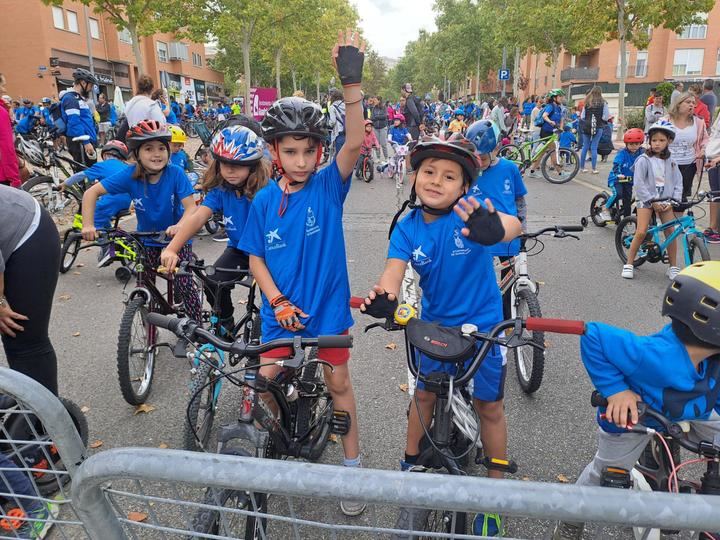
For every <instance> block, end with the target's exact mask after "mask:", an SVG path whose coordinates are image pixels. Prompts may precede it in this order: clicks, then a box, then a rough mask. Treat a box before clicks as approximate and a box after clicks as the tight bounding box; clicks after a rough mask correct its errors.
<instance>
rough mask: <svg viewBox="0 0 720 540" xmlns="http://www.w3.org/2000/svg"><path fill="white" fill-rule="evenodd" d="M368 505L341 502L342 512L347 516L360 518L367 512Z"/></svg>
mask: <svg viewBox="0 0 720 540" xmlns="http://www.w3.org/2000/svg"><path fill="white" fill-rule="evenodd" d="M366 507H367V505H366V504H365V503H364V502H357V501H340V511H341V512H342V513H343V514H345V515H346V516H350V517H352V516H359V515H360V514H362V513H363V512H364V511H365V508H366Z"/></svg>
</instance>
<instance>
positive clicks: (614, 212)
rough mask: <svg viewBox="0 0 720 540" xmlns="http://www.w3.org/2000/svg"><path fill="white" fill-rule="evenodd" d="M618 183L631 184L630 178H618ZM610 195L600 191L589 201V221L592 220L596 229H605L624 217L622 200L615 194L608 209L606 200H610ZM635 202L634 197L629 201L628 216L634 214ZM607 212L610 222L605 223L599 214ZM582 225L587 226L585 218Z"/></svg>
mask: <svg viewBox="0 0 720 540" xmlns="http://www.w3.org/2000/svg"><path fill="white" fill-rule="evenodd" d="M618 182H620V183H624V182H632V178H626V177H623V178H620V179H618ZM610 197H611V195H610V194H609V193H608V192H607V191H602V192H601V193H598V194H597V195H595V196H594V197H593V198H592V201H590V215H589V217H590V219H591V220H592V222H593V224H594V225H595V226H596V227H605V226H607V225H608V223H619V222H620V220H621V219H622V217H623V216H624V215H625V209H624V208H623V201H622V198H621V197H619V196H618V195H617V193H616V192H615V200H614V201H613V203H612V205H611V206H610V207H609V208H608V207H607V206H606V205H607V202H608V199H610ZM634 202H635V197H633V198H632V200H631V201H630V205H631V209H630V212H629V213H628V214H634V213H635V207H634V206H633V203H634ZM605 211H607V213H608V214H609V215H610V220H609V221H605V220H604V219H602V217H601V214H602V212H605ZM582 223H583V224H585V225H587V223H588V220H587V218H585V217H584V218H583V221H582Z"/></svg>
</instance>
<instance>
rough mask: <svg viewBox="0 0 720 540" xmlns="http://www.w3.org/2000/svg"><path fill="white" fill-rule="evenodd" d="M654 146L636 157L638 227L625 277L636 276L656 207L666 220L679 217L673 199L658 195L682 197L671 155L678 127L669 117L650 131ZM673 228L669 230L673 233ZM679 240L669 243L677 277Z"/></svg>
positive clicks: (671, 271) (670, 275)
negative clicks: (675, 211)
mask: <svg viewBox="0 0 720 540" xmlns="http://www.w3.org/2000/svg"><path fill="white" fill-rule="evenodd" d="M647 136H648V140H649V141H650V147H649V148H648V149H647V151H646V152H645V153H644V154H641V155H640V157H638V158H637V160H636V161H635V176H634V183H635V198H636V199H637V229H636V230H635V237H634V238H633V241H632V244H631V245H630V249H629V250H628V257H627V264H626V265H624V266H623V269H622V277H624V278H625V279H632V278H633V277H634V274H635V266H634V261H635V256H636V255H637V252H638V249H640V246H641V245H642V243H643V240H644V239H645V235H646V234H647V230H648V226H649V224H650V218H651V216H652V213H653V211H655V213H656V214H657V215H658V216H659V217H660V220H661V221H662V222H663V223H665V222H667V221H670V220H672V219H675V214H674V213H673V209H672V205H671V204H670V201H669V200H665V201H658V200H657V199H666V198H669V199H674V200H676V201H679V200H680V199H681V198H682V191H683V181H682V175H681V174H680V169H679V168H678V166H677V163H675V161H673V160H672V158H671V157H670V148H669V145H670V143H671V142H672V140H673V139H674V138H675V128H674V127H673V125H672V124H671V123H670V122H668V121H667V120H659V121H658V122H655V123H654V124H653V125H652V126H650V129H648V131H647ZM671 232H672V229H669V230H667V231H666V232H665V234H666V235H669V234H670V233H671ZM676 247H677V246H676V243H675V242H673V243H672V244H670V245H669V246H668V249H667V254H668V258H669V259H670V268H668V270H667V276H668V278H669V279H674V278H675V276H676V275H677V273H678V272H679V271H680V269H679V268H678V267H677V250H676Z"/></svg>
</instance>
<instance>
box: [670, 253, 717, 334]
mask: <svg viewBox="0 0 720 540" xmlns="http://www.w3.org/2000/svg"><path fill="white" fill-rule="evenodd" d="M662 314H663V315H667V316H668V317H671V318H672V319H676V320H678V321H680V322H681V323H683V324H685V325H686V326H687V327H688V328H689V329H690V331H691V332H692V333H693V335H694V336H695V337H696V338H697V339H699V340H700V341H703V342H705V343H709V344H711V345H713V346H715V347H720V261H704V262H700V263H696V264H693V265H691V266H688V267H687V268H685V269H684V270H683V271H682V272H680V273H679V274H678V275H677V276H676V277H675V279H674V280H673V281H672V283H670V285H669V286H668V288H667V292H666V293H665V301H664V302H663V307H662Z"/></svg>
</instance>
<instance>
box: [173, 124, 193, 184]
mask: <svg viewBox="0 0 720 540" xmlns="http://www.w3.org/2000/svg"><path fill="white" fill-rule="evenodd" d="M168 129H169V130H170V135H171V138H170V163H172V164H173V165H177V166H178V167H180V168H181V169H182V170H183V171H185V172H186V173H191V172H193V171H194V170H195V165H194V164H193V161H192V159H190V156H188V153H187V152H186V151H185V143H186V142H187V135H186V134H185V131H184V130H183V129H182V128H181V127H179V126H173V125H172V124H171V125H169V126H168Z"/></svg>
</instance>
